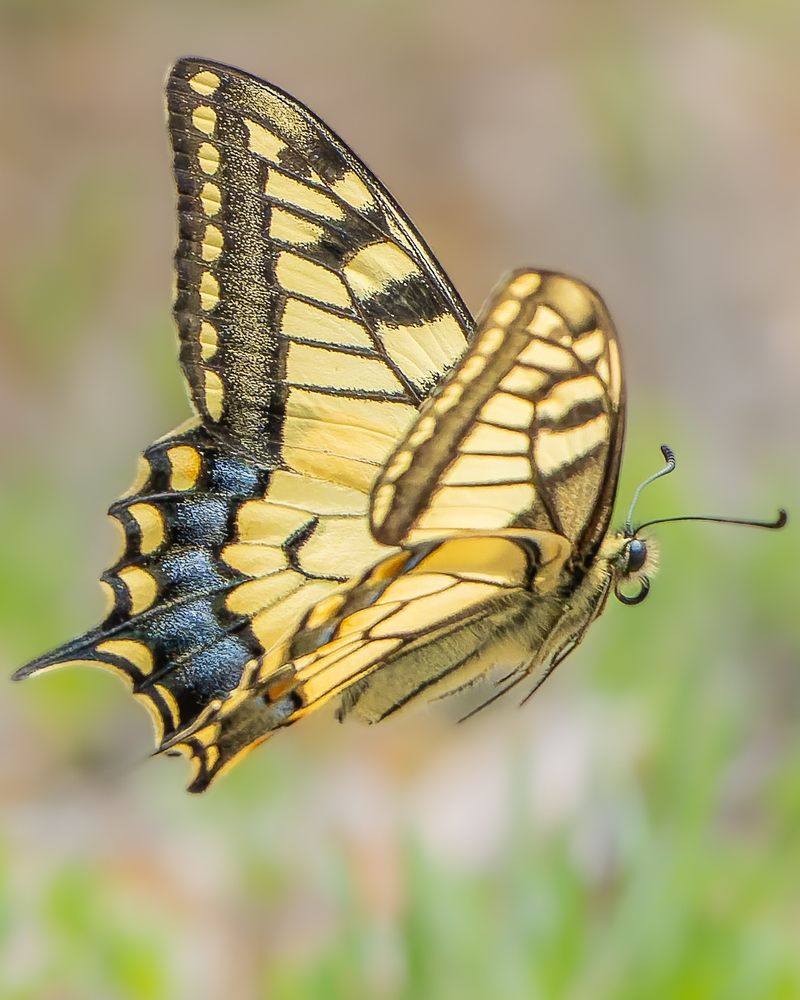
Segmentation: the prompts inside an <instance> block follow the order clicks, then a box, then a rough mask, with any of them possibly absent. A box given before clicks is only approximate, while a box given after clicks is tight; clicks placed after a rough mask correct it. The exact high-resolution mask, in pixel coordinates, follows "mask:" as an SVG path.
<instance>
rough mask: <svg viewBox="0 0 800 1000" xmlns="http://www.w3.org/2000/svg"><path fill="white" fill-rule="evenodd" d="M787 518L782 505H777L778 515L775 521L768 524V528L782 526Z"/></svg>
mask: <svg viewBox="0 0 800 1000" xmlns="http://www.w3.org/2000/svg"><path fill="white" fill-rule="evenodd" d="M788 520H789V515H788V514H787V513H786V511H785V510H784V509H783V507H779V508H778V517H777V518H776V520H775V523H774V524H770V525H769V527H770V528H782V527H783V526H784V525H785V524H786V523H787V521H788Z"/></svg>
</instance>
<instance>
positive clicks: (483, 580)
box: [165, 531, 571, 791]
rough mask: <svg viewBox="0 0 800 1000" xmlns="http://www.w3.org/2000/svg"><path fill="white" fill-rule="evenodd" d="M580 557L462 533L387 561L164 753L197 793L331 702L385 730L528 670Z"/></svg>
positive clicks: (552, 547) (521, 540)
mask: <svg viewBox="0 0 800 1000" xmlns="http://www.w3.org/2000/svg"><path fill="white" fill-rule="evenodd" d="M570 552H571V546H570V545H569V543H568V542H567V541H566V539H564V538H562V537H560V536H558V535H555V534H553V533H552V532H535V531H534V532H531V531H524V532H505V533H498V534H497V535H481V534H477V533H476V534H466V533H465V534H463V535H461V536H456V537H451V538H446V539H440V540H430V541H427V542H421V543H419V544H417V545H414V546H412V547H410V548H407V549H403V550H402V551H399V552H395V553H393V554H392V555H389V556H387V557H386V558H384V559H382V560H381V561H379V562H378V563H376V564H375V565H374V566H373V567H372V568H371V569H370V570H368V571H367V572H366V573H365V574H363V575H362V576H361V577H360V578H357V579H356V580H354V581H353V582H351V583H349V584H347V585H345V586H343V587H341V588H340V589H339V590H337V591H335V592H334V593H332V594H331V595H330V596H329V597H327V598H324V599H323V600H322V601H320V602H318V603H317V604H316V605H315V606H313V607H312V608H310V609H309V610H308V612H307V613H306V614H305V615H304V616H303V618H302V619H301V621H300V623H299V625H298V626H297V628H296V629H294V630H293V631H291V632H290V633H289V635H287V636H286V638H285V640H284V641H282V642H280V643H278V644H277V645H276V646H275V647H274V648H273V649H272V650H271V651H270V652H269V653H268V654H267V655H266V656H265V657H263V658H262V659H261V660H260V661H254V662H253V663H251V664H249V665H248V667H247V668H246V670H245V674H244V676H243V677H242V681H241V683H240V685H239V686H238V688H237V689H236V690H235V691H234V692H232V693H231V694H230V695H229V696H228V697H227V698H225V699H223V700H222V701H221V702H220V703H219V704H218V705H211V706H209V709H207V710H206V712H205V713H203V715H202V716H201V717H200V718H199V719H198V720H197V722H196V724H195V725H194V726H193V727H191V728H190V729H188V730H187V731H185V732H183V733H179V734H177V735H176V736H175V738H174V739H173V740H172V741H171V742H169V741H168V742H167V743H166V744H165V748H167V749H174V748H177V749H179V750H180V751H182V752H184V753H186V754H187V755H188V756H189V757H190V758H191V760H192V764H193V771H194V777H193V782H192V784H191V786H190V790H191V791H203V790H204V789H205V788H206V787H207V785H208V784H209V782H210V781H211V780H213V779H214V778H215V777H216V776H217V774H218V773H219V772H220V771H222V770H224V769H226V768H227V767H229V766H230V764H231V763H232V762H233V761H235V760H237V759H238V758H239V757H241V756H242V754H244V753H246V752H247V751H248V750H250V749H252V748H253V747H254V746H257V745H258V744H259V743H261V742H263V741H264V740H265V739H266V738H268V736H269V735H270V734H271V733H272V732H274V731H276V730H277V729H279V728H282V727H285V726H287V725H291V724H292V723H294V722H297V721H298V720H299V719H301V718H303V717H304V716H305V715H307V714H308V713H310V712H313V711H316V710H318V709H319V708H320V707H321V706H323V705H324V704H326V703H327V702H328V701H330V700H331V699H334V698H337V697H339V698H340V703H339V710H338V713H339V716H340V717H341V718H343V717H344V716H345V715H349V714H354V715H356V716H358V717H360V718H362V719H364V720H366V721H369V722H378V721H380V720H381V719H384V718H386V716H388V715H391V714H392V713H394V712H395V711H397V710H398V709H400V708H402V707H403V706H405V705H407V704H408V703H410V702H412V701H414V700H417V699H419V698H422V697H425V698H435V697H441V696H444V695H446V694H449V693H452V692H454V691H456V690H460V689H461V688H463V687H465V686H467V685H469V684H471V683H472V682H473V681H475V680H476V679H478V678H481V677H483V676H485V675H487V674H488V673H490V672H491V670H492V668H493V667H496V666H498V665H502V666H503V667H504V669H508V670H510V671H512V672H513V671H516V670H518V669H520V668H522V667H525V666H527V664H526V661H527V658H528V657H527V649H528V643H527V642H526V640H525V637H531V641H533V640H534V639H535V640H536V641H541V640H543V639H544V638H545V637H546V636H547V634H548V631H549V629H550V628H551V627H552V625H553V622H554V621H555V620H556V619H557V618H558V616H559V614H560V609H559V606H558V603H557V602H556V601H555V600H553V590H554V585H555V582H556V580H557V579H558V577H559V574H560V573H561V571H562V569H563V566H564V563H565V561H566V559H567V558H568V556H569V554H570Z"/></svg>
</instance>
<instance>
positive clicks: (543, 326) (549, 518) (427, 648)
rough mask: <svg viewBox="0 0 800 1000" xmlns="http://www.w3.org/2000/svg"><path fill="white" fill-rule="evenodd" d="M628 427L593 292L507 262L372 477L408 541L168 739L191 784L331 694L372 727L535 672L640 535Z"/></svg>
mask: <svg viewBox="0 0 800 1000" xmlns="http://www.w3.org/2000/svg"><path fill="white" fill-rule="evenodd" d="M623 431H624V396H623V382H622V370H621V366H620V358H619V349H618V347H617V341H616V334H615V331H614V327H613V324H612V322H611V319H610V317H609V316H608V313H607V311H606V309H605V307H604V305H603V303H602V301H601V300H600V298H599V297H598V296H597V294H596V293H595V292H593V291H592V290H591V289H590V288H588V287H587V286H585V285H583V284H582V283H581V282H578V281H575V280H573V279H569V278H566V277H564V276H563V275H557V274H551V273H547V272H534V271H520V272H518V273H516V274H514V275H512V276H511V277H510V278H509V279H508V280H507V281H506V282H505V283H504V284H503V285H502V286H501V288H500V289H499V290H498V292H497V293H496V295H495V296H494V297H493V299H492V300H491V301H490V303H489V305H488V306H487V308H486V310H485V312H484V315H483V316H482V318H481V321H480V323H479V325H478V329H477V331H476V333H475V336H474V337H473V340H472V343H471V345H470V347H469V348H468V350H467V351H466V352H465V353H464V355H463V357H462V359H461V360H460V361H459V363H458V364H457V366H456V367H455V368H454V369H453V371H452V372H451V373H450V374H449V375H448V376H447V377H446V378H444V379H443V380H442V382H441V383H440V384H439V386H438V387H437V388H436V389H435V390H434V391H433V393H432V394H431V395H430V396H429V398H428V399H427V400H426V401H425V402H424V403H423V405H422V407H421V408H420V411H419V413H418V415H417V417H416V419H415V420H414V423H413V424H412V425H411V426H410V427H409V429H408V431H407V433H406V434H405V435H404V437H403V438H402V440H400V441H399V442H398V444H397V446H396V448H395V450H394V451H393V453H392V454H391V455H390V456H389V457H388V459H387V461H386V465H385V467H384V469H383V470H382V472H381V473H380V474H379V475H378V477H377V479H376V481H375V484H374V487H373V491H372V497H371V509H370V523H371V527H372V533H373V535H374V536H375V538H376V539H377V540H379V541H380V542H382V543H384V544H386V545H392V546H401V548H400V549H399V550H397V549H395V551H394V552H393V553H392V554H390V555H388V556H385V557H384V558H383V559H381V560H379V561H378V562H377V563H376V564H375V565H373V566H372V567H371V568H370V569H369V570H367V572H366V573H364V574H362V575H360V576H359V577H357V578H355V579H354V580H353V581H352V582H351V583H349V584H346V585H345V586H343V587H341V588H339V589H338V590H336V591H335V592H334V593H332V594H331V595H329V596H328V597H326V598H323V599H322V600H321V601H320V602H318V603H317V604H316V605H314V606H310V607H309V609H308V610H307V611H306V613H305V614H304V615H303V617H302V619H301V620H300V622H299V624H298V626H297V627H296V628H295V629H294V630H292V631H290V632H289V634H288V635H287V636H286V637H285V638H284V640H283V641H282V642H279V643H278V644H277V645H276V646H274V647H273V648H272V649H271V650H270V651H269V652H268V653H267V655H266V656H264V657H263V658H261V659H260V660H254V661H253V662H252V663H251V664H249V665H248V667H247V668H246V670H245V673H244V675H243V677H242V680H241V682H240V683H239V685H238V686H237V688H236V690H234V691H233V692H232V693H231V694H230V695H229V696H227V697H226V698H223V699H220V700H219V701H217V702H213V703H212V704H210V705H209V707H208V708H207V709H206V711H205V712H203V713H202V715H201V717H200V718H199V719H198V721H197V723H196V725H195V726H194V727H190V728H189V729H187V730H186V731H184V732H183V733H181V734H178V735H177V736H176V737H175V740H174V741H173V744H174V745H176V746H180V748H181V749H183V750H185V751H186V752H188V753H189V754H190V755H191V756H192V757H193V759H194V761H195V764H196V768H197V772H196V777H195V781H194V785H193V787H194V788H197V789H199V788H202V787H205V785H206V784H207V783H208V781H209V780H211V778H213V777H214V775H215V774H216V773H217V772H218V771H219V770H221V769H223V768H224V767H225V766H226V765H227V764H228V763H229V762H232V761H233V760H235V759H236V758H237V756H238V755H239V754H240V753H242V752H245V751H246V750H247V749H248V748H249V747H251V746H253V745H255V744H256V743H259V742H261V741H263V740H264V739H266V738H267V737H268V736H269V735H270V733H272V732H273V731H275V730H276V729H278V728H281V727H283V726H286V725H290V724H292V723H293V722H296V721H298V720H299V719H301V718H303V716H305V715H306V714H308V712H310V711H314V710H316V709H317V708H319V707H320V706H321V705H323V704H325V703H326V702H327V701H329V700H330V699H331V698H335V697H340V699H341V700H340V708H339V714H340V717H343V716H344V715H346V714H349V713H354V714H356V715H358V716H360V717H361V718H363V719H366V720H367V721H370V722H377V721H380V720H381V719H383V718H385V717H386V716H388V715H390V714H392V713H393V712H395V711H397V710H398V709H399V708H402V707H403V706H405V705H407V704H408V703H409V702H411V701H413V700H414V699H416V698H418V697H420V696H422V695H424V696H426V697H441V696H442V695H445V694H450V693H452V692H455V691H458V690H461V689H462V688H463V687H465V686H467V685H469V684H472V683H473V682H474V681H476V680H478V679H480V678H484V677H487V676H491V674H492V672H493V670H494V668H496V667H498V666H502V667H503V668H504V671H505V678H504V682H505V684H508V683H509V682H510V683H511V684H512V685H513V684H514V683H517V682H518V681H519V680H522V679H524V678H525V677H528V676H531V675H533V676H534V677H536V678H537V683H540V682H541V680H542V679H543V678H544V676H546V675H547V673H549V671H550V670H551V669H552V668H553V667H554V666H555V664H556V663H557V662H560V660H561V659H563V657H564V656H565V655H566V654H567V652H568V651H569V650H570V649H572V648H574V646H575V645H576V644H577V643H578V642H579V641H580V638H581V637H582V635H583V633H584V632H585V630H586V629H587V628H588V626H589V624H590V623H591V621H592V620H593V619H594V618H595V617H596V616H597V614H599V612H600V611H601V610H602V607H603V605H604V603H605V600H606V598H607V596H608V594H609V591H610V588H611V585H612V583H613V582H614V580H615V578H617V577H619V576H621V575H626V574H628V572H629V570H630V569H631V567H630V566H629V565H628V559H627V548H628V546H629V544H630V537H629V536H627V535H625V534H624V533H620V534H618V535H612V536H608V534H607V533H608V524H609V520H610V516H611V510H612V506H613V503H614V496H615V492H616V483H617V475H618V470H619V460H620V454H621V449H622V438H623ZM639 569H641V567H639ZM537 672H538V673H537ZM502 689H503V688H501V690H502Z"/></svg>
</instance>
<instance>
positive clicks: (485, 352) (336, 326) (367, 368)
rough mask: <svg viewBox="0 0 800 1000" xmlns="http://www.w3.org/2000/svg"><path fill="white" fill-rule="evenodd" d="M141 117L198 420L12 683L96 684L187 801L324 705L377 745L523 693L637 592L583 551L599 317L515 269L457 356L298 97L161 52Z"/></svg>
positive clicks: (606, 560) (605, 548)
mask: <svg viewBox="0 0 800 1000" xmlns="http://www.w3.org/2000/svg"><path fill="white" fill-rule="evenodd" d="M167 107H168V116H169V132H170V137H171V140H172V146H173V150H174V168H175V180H176V184H177V188H178V196H179V203H178V209H179V213H178V214H179V243H178V250H177V254H176V266H177V290H176V302H175V317H176V320H177V325H178V331H179V334H180V357H181V364H182V367H183V371H184V373H185V375H186V379H187V382H188V385H189V389H190V392H191V397H192V401H193V403H194V408H195V411H196V416H195V418H194V419H193V420H191V421H189V423H187V424H185V425H184V426H183V427H181V428H178V430H176V431H175V432H173V433H172V434H169V435H167V437H165V438H163V439H162V440H160V441H158V442H156V444H154V445H152V446H151V447H150V448H148V449H147V451H146V452H145V454H144V456H143V458H142V459H141V460H140V461H141V466H140V472H139V476H138V477H137V480H136V482H135V483H134V485H133V487H132V488H131V490H130V491H129V493H128V494H127V495H126V496H124V497H123V498H122V499H120V500H118V501H117V502H116V503H115V504H113V505H112V507H111V509H110V514H111V516H112V518H113V519H114V520H115V521H116V522H117V523H118V524H119V525H120V526H121V528H122V531H123V535H124V545H123V550H122V553H121V555H120V556H119V558H118V560H117V561H116V563H115V564H114V565H113V566H112V567H111V569H109V570H108V571H107V572H106V573H105V574H104V575H103V585H104V586H105V588H106V590H107V591H108V595H109V604H110V607H109V612H108V615H107V617H106V619H105V620H104V621H103V623H102V625H101V626H100V627H99V628H97V629H94V630H92V631H90V632H87V633H86V634H85V635H83V636H81V637H79V638H78V639H75V640H74V641H72V642H69V643H67V644H66V645H64V646H62V647H61V648H59V649H57V650H55V651H54V652H52V653H49V654H47V655H45V656H42V657H40V658H39V659H37V660H35V661H34V662H32V663H30V664H28V665H27V666H26V667H23V668H22V669H21V670H20V671H18V672H17V675H16V676H17V677H25V676H28V675H29V674H33V673H37V672H39V671H42V670H44V669H48V668H50V667H55V666H61V665H65V664H73V663H90V664H95V665H100V666H103V667H106V668H108V669H111V670H113V671H115V672H117V673H118V674H119V675H120V676H122V677H123V678H124V679H125V680H126V681H127V682H128V683H129V684H130V686H131V688H132V690H133V693H134V695H135V697H136V698H138V699H139V700H141V701H142V703H143V704H144V705H145V706H146V707H147V708H148V709H149V711H150V712H151V714H152V716H153V719H154V722H155V726H156V733H157V743H158V748H159V750H162V751H167V750H177V751H180V752H182V753H185V754H186V755H187V756H188V757H189V758H190V761H191V764H192V768H193V775H192V783H191V785H190V788H191V790H193V791H202V790H203V789H205V788H206V787H207V786H208V784H209V783H210V782H211V781H212V780H213V779H214V778H215V777H216V776H217V775H218V774H220V773H221V772H222V771H223V770H225V769H226V768H227V767H230V766H231V765H232V764H233V763H234V762H235V761H236V760H237V759H238V758H239V757H240V756H241V755H242V754H244V753H246V752H247V751H248V750H250V749H251V748H252V747H254V746H256V745H257V744H258V743H260V742H263V740H265V739H267V738H268V737H269V736H270V735H271V734H272V733H273V732H275V731H277V730H278V729H280V728H282V727H284V726H288V725H290V724H292V723H293V722H295V721H297V720H299V719H301V718H303V717H304V716H305V715H306V714H308V713H309V712H311V711H314V710H316V709H317V708H319V707H320V706H321V705H323V704H325V703H326V702H328V701H330V700H331V699H332V698H337V697H338V698H339V699H340V702H339V714H340V716H344V715H346V714H348V713H354V714H356V715H359V716H361V717H362V718H364V719H366V720H368V721H371V722H375V721H379V720H380V719H383V718H385V717H386V716H387V715H390V714H391V713H393V712H395V711H397V710H398V709H399V708H401V707H403V706H404V705H407V704H408V703H409V702H412V701H414V700H415V699H416V698H419V697H420V696H427V697H438V696H441V695H444V694H449V693H452V692H454V691H457V690H460V689H461V688H463V687H464V686H466V685H468V684H471V683H473V682H474V681H476V680H478V679H481V678H484V677H492V676H493V675H495V671H496V670H502V672H503V676H501V677H500V678H499V680H498V681H497V687H496V689H495V693H493V694H492V695H491V696H490V697H489V698H488V699H487V701H486V702H485V703H488V702H489V701H492V700H494V698H496V697H498V696H499V694H502V693H504V692H505V691H507V690H508V689H509V688H510V687H512V686H514V685H515V684H517V683H518V682H520V681H521V680H524V679H526V678H529V677H530V678H532V680H533V685H534V686H533V689H534V690H535V688H536V687H538V685H539V684H541V683H542V681H543V680H544V678H546V677H547V676H548V675H549V673H550V672H552V670H553V669H554V668H555V666H557V664H558V663H560V662H561V661H562V660H563V659H564V657H565V656H566V655H568V653H569V652H570V651H571V650H572V649H574V648H575V646H576V645H577V644H578V643H579V642H580V640H581V638H582V637H583V635H584V633H585V632H586V629H587V628H588V627H589V625H590V624H591V622H592V621H593V620H594V619H595V618H596V617H597V615H598V614H599V613H600V612H601V611H602V609H603V606H604V604H605V602H606V599H607V597H608V595H609V593H610V592H611V590H612V589H613V590H614V591H615V593H616V594H617V596H618V597H619V598H620V600H622V601H624V602H625V603H637V602H638V601H639V600H641V599H642V598H643V597H644V596H645V595H646V593H647V590H648V588H649V581H648V577H647V573H646V571H647V569H648V565H649V560H648V553H647V548H646V545H645V543H644V542H643V541H642V540H641V539H639V538H637V537H636V532H635V531H634V530H633V529H632V527H631V524H630V517H631V515H630V514H629V518H628V523H626V526H625V529H624V530H623V531H621V532H617V533H610V532H609V520H610V516H611V511H612V507H613V503H614V498H615V493H616V488H617V477H618V472H619V465H620V458H621V454H622V444H623V435H624V425H625V400H624V383H623V375H622V368H621V363H620V356H619V348H618V345H617V338H616V333H615V331H614V327H613V324H612V322H611V319H610V317H609V315H608V312H607V310H606V308H605V306H604V305H603V303H602V301H601V299H600V298H599V296H598V295H597V294H596V293H595V292H593V291H592V290H591V289H590V288H588V287H587V286H586V285H584V284H582V283H581V282H579V281H576V280H573V279H570V278H567V277H565V276H564V275H560V274H553V273H549V272H544V271H531V270H524V271H519V272H517V273H515V274H512V275H511V276H510V277H509V278H508V279H507V280H506V281H505V282H504V283H503V284H502V285H501V286H500V288H499V289H498V290H497V292H496V293H495V295H494V296H493V297H492V299H491V300H490V302H489V304H488V306H487V307H486V309H485V311H484V313H483V315H482V317H481V319H480V321H479V323H478V324H477V329H476V331H475V333H474V336H472V338H471V340H470V334H471V332H472V328H473V324H472V321H471V319H470V317H469V315H468V313H467V311H466V309H465V307H464V305H463V303H462V302H461V300H460V299H459V297H458V295H457V294H456V292H455V291H454V290H453V288H452V287H451V285H450V283H449V282H448V280H447V278H446V276H445V275H444V273H443V272H442V270H441V268H440V267H439V265H438V264H437V263H436V261H435V260H434V259H433V257H432V255H431V254H430V252H429V251H428V249H427V247H426V246H425V244H424V242H423V241H422V239H421V238H420V236H419V235H418V234H417V232H416V231H415V230H414V228H413V227H412V226H411V224H410V223H409V221H408V220H407V219H406V218H405V216H404V215H403V214H402V212H401V211H400V209H399V208H398V207H397V205H396V204H395V203H394V202H393V201H392V199H391V198H390V196H389V195H388V194H387V192H386V191H385V190H384V189H383V187H382V186H381V185H380V183H379V182H378V181H377V180H376V179H375V178H374V177H373V176H372V175H371V174H370V173H369V171H367V169H366V168H365V167H364V165H363V164H362V163H360V162H359V161H358V160H357V159H356V157H355V156H354V155H353V154H352V153H351V152H350V151H349V150H348V149H347V147H346V146H345V145H344V144H343V143H342V142H341V141H340V140H339V139H337V137H336V136H335V135H333V134H332V133H331V132H330V131H329V130H328V129H327V128H326V126H325V125H323V124H322V122H320V121H319V120H318V119H316V118H315V117H314V116H313V115H312V114H311V113H310V112H309V111H307V110H306V109H305V108H304V107H303V106H302V105H300V104H299V103H298V102H297V101H295V100H293V99H292V98H291V97H289V96H288V95H286V94H284V93H282V92H281V91H279V90H278V89H277V88H275V87H272V86H270V85H269V84H266V83H264V82H262V81H260V80H257V79H255V78H253V77H250V76H247V75H246V74H244V73H241V72H239V71H238V70H234V69H230V68H228V67H225V66H221V65H218V64H216V63H210V62H207V61H204V60H197V59H183V60H181V61H179V62H178V63H177V64H176V65H175V67H174V68H173V70H172V72H171V74H170V77H169V80H168V83H167ZM662 451H663V453H664V456H665V458H666V459H667V460H668V463H667V467H666V468H665V469H663V470H662V471H661V472H660V473H657V474H656V477H651V478H657V476H659V475H663V474H665V473H666V472H669V471H671V470H672V469H673V468H674V466H675V462H674V456H673V455H672V453H671V452H670V451H669V449H668V448H666V447H664V448H662ZM640 489H641V488H640ZM638 492H639V491H637V494H636V496H638ZM679 520H680V518H679ZM712 520H714V518H712ZM717 520H719V519H717ZM785 520H786V518H785V513H784V512H781V515H780V516H779V518H778V519H777V520H776V521H775V522H774V523H766V524H765V526H767V527H781V526H782V525H783V524H784V523H785ZM651 523H653V522H651ZM745 523H747V522H745ZM749 523H762V524H763V523H764V522H749ZM630 580H634V581H638V582H639V591H638V593H637V594H636V595H634V596H631V595H629V594H626V593H624V592H623V591H622V590H620V584H621V583H624V582H625V581H630Z"/></svg>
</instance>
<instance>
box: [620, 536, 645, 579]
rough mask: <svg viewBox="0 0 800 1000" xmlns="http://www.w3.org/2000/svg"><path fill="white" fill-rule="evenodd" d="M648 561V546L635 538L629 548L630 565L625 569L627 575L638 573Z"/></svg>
mask: <svg viewBox="0 0 800 1000" xmlns="http://www.w3.org/2000/svg"><path fill="white" fill-rule="evenodd" d="M646 561H647V546H646V545H645V543H644V542H643V541H642V540H641V539H640V538H634V539H633V541H632V542H631V544H630V545H629V546H628V564H627V566H626V567H625V573H626V575H628V574H632V573H638V572H639V570H640V569H641V568H642V566H644V564H645V562H646Z"/></svg>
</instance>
